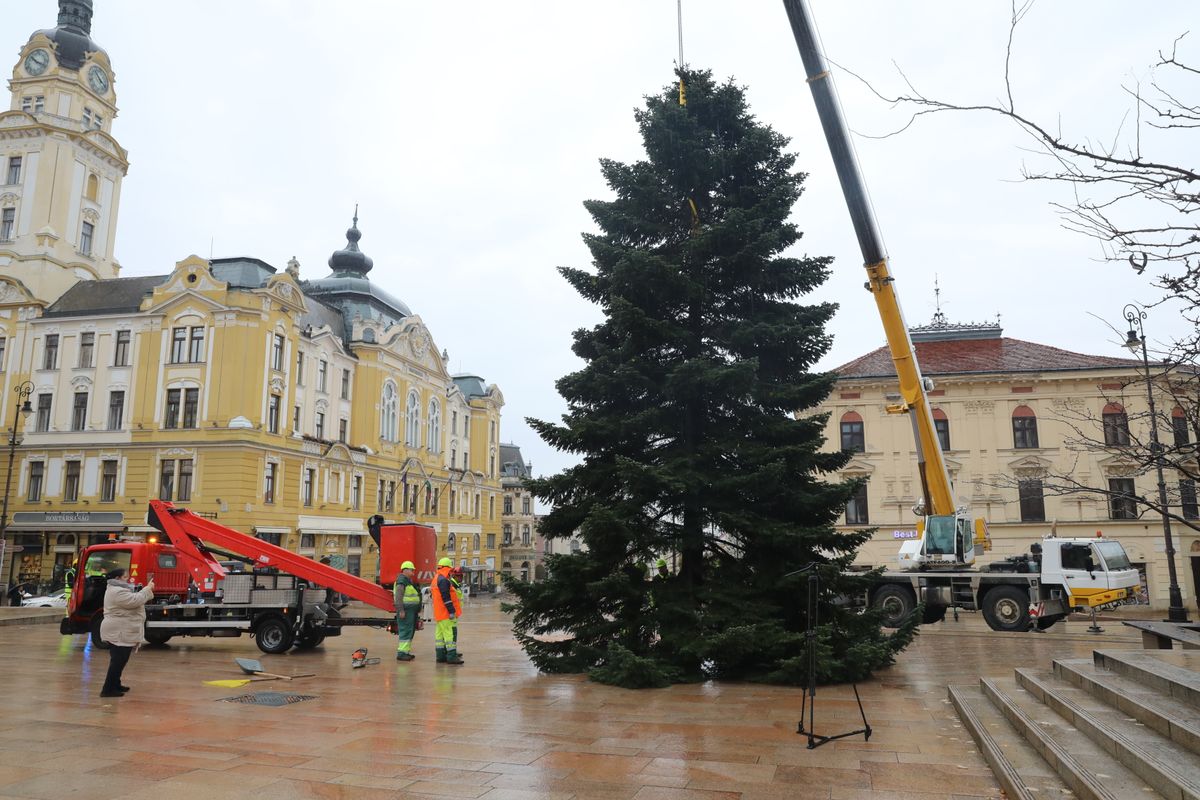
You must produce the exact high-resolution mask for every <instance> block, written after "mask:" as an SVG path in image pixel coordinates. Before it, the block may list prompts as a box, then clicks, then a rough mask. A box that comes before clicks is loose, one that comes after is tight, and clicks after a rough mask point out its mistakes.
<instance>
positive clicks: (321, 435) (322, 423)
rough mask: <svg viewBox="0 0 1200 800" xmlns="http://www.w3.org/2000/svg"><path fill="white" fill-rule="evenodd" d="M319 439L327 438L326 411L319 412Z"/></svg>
mask: <svg viewBox="0 0 1200 800" xmlns="http://www.w3.org/2000/svg"><path fill="white" fill-rule="evenodd" d="M317 438H318V439H324V438H325V412H324V411H318V412H317Z"/></svg>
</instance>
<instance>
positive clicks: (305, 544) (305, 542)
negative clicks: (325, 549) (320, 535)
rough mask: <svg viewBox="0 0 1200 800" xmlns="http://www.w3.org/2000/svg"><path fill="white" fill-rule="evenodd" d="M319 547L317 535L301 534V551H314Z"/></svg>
mask: <svg viewBox="0 0 1200 800" xmlns="http://www.w3.org/2000/svg"><path fill="white" fill-rule="evenodd" d="M316 546H317V535H316V534H315V533H302V534H300V549H302V550H312V549H313V548H314V547H316Z"/></svg>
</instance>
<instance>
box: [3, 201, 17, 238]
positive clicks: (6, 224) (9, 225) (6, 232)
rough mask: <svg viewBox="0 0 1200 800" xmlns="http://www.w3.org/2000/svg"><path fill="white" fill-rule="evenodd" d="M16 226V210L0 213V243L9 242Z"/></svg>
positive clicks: (10, 209)
mask: <svg viewBox="0 0 1200 800" xmlns="http://www.w3.org/2000/svg"><path fill="white" fill-rule="evenodd" d="M16 224H17V210H16V209H15V208H6V209H4V210H3V211H0V242H11V241H12V238H13V231H14V230H15V229H16Z"/></svg>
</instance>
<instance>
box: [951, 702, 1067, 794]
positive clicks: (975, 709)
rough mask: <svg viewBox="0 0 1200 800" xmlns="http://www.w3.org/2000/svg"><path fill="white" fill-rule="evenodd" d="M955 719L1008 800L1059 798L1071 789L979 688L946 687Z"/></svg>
mask: <svg viewBox="0 0 1200 800" xmlns="http://www.w3.org/2000/svg"><path fill="white" fill-rule="evenodd" d="M946 690H947V695H948V696H949V698H950V702H951V703H952V704H953V705H954V709H955V711H957V712H958V718H959V719H960V720H962V723H963V726H964V727H965V728H966V729H967V731H968V732H969V733H970V734H971V738H972V739H974V740H975V744H976V745H977V746H978V747H979V751H980V752H981V753H982V754H983V758H984V760H985V761H987V763H988V766H990V767H991V768H992V774H993V775H995V776H996V780H997V781H998V782H999V783H1000V787H1001V788H1002V789H1003V790H1004V796H1005V797H1006V798H1009V800H1045V799H1046V798H1062V797H1064V796H1066V795H1068V794H1070V793H1071V789H1070V787H1068V786H1067V784H1066V782H1064V781H1063V779H1062V778H1060V777H1059V776H1058V774H1057V773H1056V772H1055V771H1054V770H1053V769H1051V768H1050V765H1049V764H1047V763H1046V760H1045V759H1044V758H1042V756H1041V755H1040V754H1039V753H1038V751H1037V750H1035V749H1034V748H1033V746H1032V745H1031V744H1030V743H1029V742H1027V741H1025V738H1024V737H1023V736H1021V734H1020V733H1018V732H1017V730H1016V728H1014V727H1013V726H1012V725H1011V724H1010V723H1009V721H1008V720H1007V719H1006V718H1005V716H1004V714H1002V713H1001V712H1000V709H998V708H997V707H996V706H995V705H993V704H992V703H991V701H989V700H988V698H987V697H985V696H984V694H983V690H982V689H980V688H979V687H978V686H947V687H946Z"/></svg>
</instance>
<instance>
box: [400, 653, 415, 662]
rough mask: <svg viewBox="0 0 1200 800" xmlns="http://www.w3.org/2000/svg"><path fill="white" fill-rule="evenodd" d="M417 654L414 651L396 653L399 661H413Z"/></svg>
mask: <svg viewBox="0 0 1200 800" xmlns="http://www.w3.org/2000/svg"><path fill="white" fill-rule="evenodd" d="M414 658H416V656H414V655H413V654H412V653H396V660H397V661H412V660H413V659H414Z"/></svg>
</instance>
